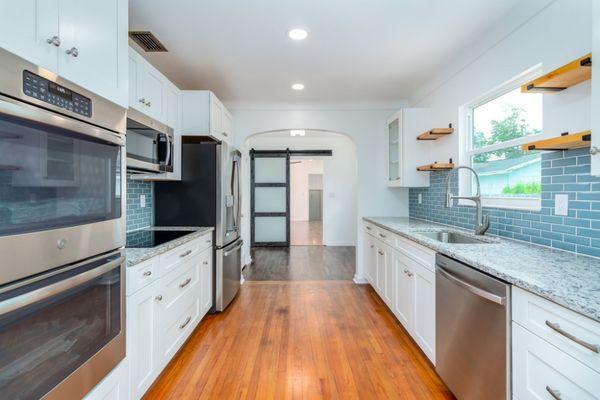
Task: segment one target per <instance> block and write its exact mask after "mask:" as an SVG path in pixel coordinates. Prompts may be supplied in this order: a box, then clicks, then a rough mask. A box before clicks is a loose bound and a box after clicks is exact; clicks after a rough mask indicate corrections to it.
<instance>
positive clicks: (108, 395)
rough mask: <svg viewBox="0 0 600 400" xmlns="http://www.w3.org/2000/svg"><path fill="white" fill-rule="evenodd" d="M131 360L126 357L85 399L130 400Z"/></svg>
mask: <svg viewBox="0 0 600 400" xmlns="http://www.w3.org/2000/svg"><path fill="white" fill-rule="evenodd" d="M128 363H129V360H128V359H127V358H125V359H124V360H123V361H121V363H120V364H119V365H117V366H116V367H115V368H114V369H113V370H112V371H111V372H110V373H109V374H108V375H106V376H105V377H104V379H102V380H101V381H100V383H98V384H97V385H96V386H94V388H93V389H92V390H91V391H90V392H89V393H88V394H87V395H85V397H84V398H83V399H84V400H128V399H129V365H128Z"/></svg>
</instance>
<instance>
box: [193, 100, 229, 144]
mask: <svg viewBox="0 0 600 400" xmlns="http://www.w3.org/2000/svg"><path fill="white" fill-rule="evenodd" d="M181 103H182V104H181V106H182V120H181V125H182V126H181V131H182V134H183V135H187V136H210V137H212V138H214V139H215V140H218V141H223V142H227V143H232V142H233V137H232V136H233V132H232V130H233V118H232V116H231V113H230V112H229V110H227V109H226V108H225V106H224V105H223V103H221V101H220V100H219V99H218V98H217V96H215V94H214V93H213V92H211V91H209V90H184V91H182V101H181Z"/></svg>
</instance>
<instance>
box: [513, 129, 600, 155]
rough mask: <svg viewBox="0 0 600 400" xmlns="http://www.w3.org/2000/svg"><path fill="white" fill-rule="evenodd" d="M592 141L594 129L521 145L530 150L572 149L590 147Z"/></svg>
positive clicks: (566, 133)
mask: <svg viewBox="0 0 600 400" xmlns="http://www.w3.org/2000/svg"><path fill="white" fill-rule="evenodd" d="M591 143H592V131H584V132H579V133H574V134H572V135H569V133H568V132H565V133H563V134H561V135H560V136H559V137H555V138H551V139H545V140H538V141H535V142H531V143H526V144H524V145H522V146H521V148H522V149H523V150H525V151H529V150H571V149H581V148H583V147H590V145H591Z"/></svg>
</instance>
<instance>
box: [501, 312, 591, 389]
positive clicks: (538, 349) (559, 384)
mask: <svg viewBox="0 0 600 400" xmlns="http://www.w3.org/2000/svg"><path fill="white" fill-rule="evenodd" d="M512 326H513V391H514V395H515V396H517V397H518V398H519V399H521V400H528V399H552V398H562V399H577V400H591V399H595V400H598V399H600V397H599V396H600V374H598V373H597V372H595V371H594V370H592V369H591V368H589V367H587V366H585V365H584V364H582V363H580V362H579V361H577V360H576V359H574V358H573V357H571V356H569V355H568V354H566V353H564V352H563V351H561V350H559V349H558V348H556V347H554V346H553V345H551V344H550V343H548V342H546V341H545V340H543V339H541V338H539V337H538V336H536V335H534V334H533V333H531V332H529V331H528V330H527V329H525V328H523V327H522V326H521V325H519V324H517V323H514V322H513V324H512ZM551 392H553V393H554V397H553V395H552V394H551Z"/></svg>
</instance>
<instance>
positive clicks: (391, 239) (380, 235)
mask: <svg viewBox="0 0 600 400" xmlns="http://www.w3.org/2000/svg"><path fill="white" fill-rule="evenodd" d="M374 235H375V237H376V238H377V239H379V240H381V241H382V242H384V243H385V244H389V245H390V246H394V244H395V241H396V234H394V233H392V232H390V231H388V230H385V229H382V228H379V227H377V228H376V232H375V234H374Z"/></svg>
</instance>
